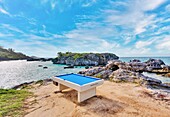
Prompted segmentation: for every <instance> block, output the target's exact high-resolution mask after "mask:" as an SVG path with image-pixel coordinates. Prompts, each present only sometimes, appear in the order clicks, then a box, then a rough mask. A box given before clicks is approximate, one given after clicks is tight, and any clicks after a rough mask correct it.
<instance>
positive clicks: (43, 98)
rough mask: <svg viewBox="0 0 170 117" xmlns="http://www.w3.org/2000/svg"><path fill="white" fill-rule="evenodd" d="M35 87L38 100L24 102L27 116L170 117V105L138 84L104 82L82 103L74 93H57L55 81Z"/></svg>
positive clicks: (73, 91) (68, 91) (34, 98)
mask: <svg viewBox="0 0 170 117" xmlns="http://www.w3.org/2000/svg"><path fill="white" fill-rule="evenodd" d="M33 87H34V88H32V89H31V90H30V91H32V92H33V93H34V95H35V97H32V98H29V99H27V100H26V101H25V112H26V114H25V117H170V105H169V103H167V102H165V101H161V100H155V99H154V98H153V97H152V96H151V95H150V91H149V90H147V89H146V88H145V87H141V86H138V85H137V84H131V83H114V82H110V81H105V82H104V84H103V85H101V86H99V87H97V96H96V97H93V98H90V99H88V100H87V101H84V102H83V103H80V104H79V103H77V92H76V91H75V90H72V89H67V90H65V91H63V92H62V93H61V92H58V86H55V85H54V84H53V83H52V82H49V83H47V84H46V85H41V86H37V85H36V86H33ZM169 101H170V100H169Z"/></svg>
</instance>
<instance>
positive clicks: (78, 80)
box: [56, 74, 101, 85]
mask: <svg viewBox="0 0 170 117" xmlns="http://www.w3.org/2000/svg"><path fill="white" fill-rule="evenodd" d="M56 77H57V78H60V79H63V80H66V81H69V82H73V83H75V84H78V85H85V84H87V83H91V82H95V81H97V80H101V79H99V78H92V77H89V76H82V75H79V74H65V75H59V76H56Z"/></svg>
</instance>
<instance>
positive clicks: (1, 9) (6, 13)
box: [0, 8, 11, 16]
mask: <svg viewBox="0 0 170 117" xmlns="http://www.w3.org/2000/svg"><path fill="white" fill-rule="evenodd" d="M0 13H3V14H5V15H9V16H11V14H10V13H9V12H7V11H6V10H5V9H3V8H0Z"/></svg>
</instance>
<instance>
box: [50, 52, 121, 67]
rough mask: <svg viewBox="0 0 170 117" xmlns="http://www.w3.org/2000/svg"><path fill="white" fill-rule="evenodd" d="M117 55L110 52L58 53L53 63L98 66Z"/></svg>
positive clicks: (116, 57) (115, 58) (115, 57)
mask: <svg viewBox="0 0 170 117" xmlns="http://www.w3.org/2000/svg"><path fill="white" fill-rule="evenodd" d="M117 59H119V57H118V56H116V55H115V54H112V53H71V52H66V53H61V52H59V53H58V57H57V58H55V59H53V60H52V62H53V63H54V64H66V65H72V66H98V65H106V64H107V62H108V61H110V60H117Z"/></svg>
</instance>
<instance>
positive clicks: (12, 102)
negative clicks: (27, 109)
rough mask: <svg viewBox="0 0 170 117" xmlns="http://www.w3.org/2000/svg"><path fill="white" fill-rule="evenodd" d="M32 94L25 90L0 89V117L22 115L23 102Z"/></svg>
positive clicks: (17, 116)
mask: <svg viewBox="0 0 170 117" xmlns="http://www.w3.org/2000/svg"><path fill="white" fill-rule="evenodd" d="M31 95H32V93H30V92H28V91H26V90H24V89H23V90H14V89H0V117H4V116H10V117H19V116H22V115H23V105H24V100H25V99H26V98H27V97H28V96H31Z"/></svg>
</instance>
